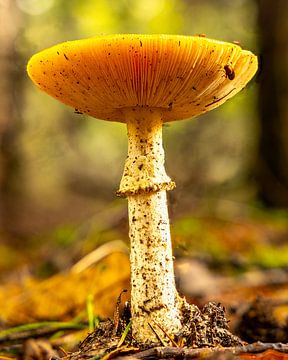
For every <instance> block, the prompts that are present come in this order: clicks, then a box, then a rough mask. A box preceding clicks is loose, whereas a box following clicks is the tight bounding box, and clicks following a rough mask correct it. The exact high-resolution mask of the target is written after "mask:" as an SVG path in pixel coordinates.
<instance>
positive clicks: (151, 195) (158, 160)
mask: <svg viewBox="0 0 288 360" xmlns="http://www.w3.org/2000/svg"><path fill="white" fill-rule="evenodd" d="M125 116H126V120H127V127H128V140H129V146H128V157H127V160H126V164H125V169H124V174H123V177H122V180H121V184H120V190H119V194H120V195H125V196H127V197H128V209H129V226H130V232H129V235H130V240H131V254H130V260H131V311H132V329H133V337H134V338H135V339H136V340H137V341H139V342H145V343H153V342H154V343H155V342H159V339H158V338H157V336H156V335H155V331H156V332H158V333H159V332H160V338H163V337H164V338H165V334H163V331H161V330H160V327H161V328H162V329H163V330H164V331H166V332H167V334H169V335H172V336H173V335H174V334H176V333H177V332H178V331H179V330H180V329H181V311H180V304H179V300H178V299H179V297H178V294H177V291H176V287H175V279H174V269H173V256H172V246H171V238H170V226H169V217H168V210H167V199H166V190H170V189H173V188H174V187H175V183H174V182H172V181H171V179H170V178H169V177H168V176H167V174H166V172H165V168H164V149H163V147H162V116H161V112H160V111H159V110H154V109H152V110H151V109H150V110H147V109H144V108H133V109H129V110H125ZM151 327H152V328H153V330H154V331H153V330H152V329H151ZM161 332H162V333H161ZM168 342H169V341H168Z"/></svg>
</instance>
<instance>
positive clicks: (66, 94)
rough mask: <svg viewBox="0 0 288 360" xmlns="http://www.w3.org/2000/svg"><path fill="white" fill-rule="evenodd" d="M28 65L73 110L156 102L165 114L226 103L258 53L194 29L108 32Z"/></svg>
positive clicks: (116, 114)
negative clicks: (182, 31) (181, 33)
mask: <svg viewBox="0 0 288 360" xmlns="http://www.w3.org/2000/svg"><path fill="white" fill-rule="evenodd" d="M228 68H229V71H230V72H232V73H233V74H232V75H233V76H232V75H231V76H227V75H228V74H226V71H225V69H228ZM27 70H28V74H29V76H30V78H31V79H32V80H33V81H34V83H35V84H36V85H38V86H39V88H40V89H42V90H43V91H45V92H47V93H48V94H49V95H51V96H53V97H55V98H56V99H58V100H60V101H62V102H63V103H65V104H67V105H70V106H72V107H74V108H75V109H77V111H79V112H82V113H86V114H88V115H91V116H94V117H96V118H99V119H104V120H112V121H120V122H124V121H125V118H124V116H123V114H122V112H121V109H123V108H130V107H137V106H138V107H151V108H158V109H159V108H160V109H162V111H163V121H164V122H166V121H172V120H180V119H185V118H189V117H193V116H197V115H199V114H202V113H205V112H207V111H209V110H212V109H214V108H216V107H218V106H219V105H221V104H222V103H224V102H225V101H226V100H228V99H229V98H230V97H232V96H233V95H235V94H236V93H238V92H239V91H240V90H241V89H242V88H243V87H244V86H245V85H246V84H247V82H248V81H249V80H250V79H251V78H252V77H253V76H254V74H255V73H256V71H257V57H256V56H255V55H254V54H252V53H251V52H250V51H246V50H242V49H241V47H240V46H238V45H236V44H233V43H226V42H221V41H217V40H212V39H208V38H204V37H199V36H179V35H133V34H130V35H109V36H97V37H94V38H90V39H85V40H76V41H69V42H65V43H62V44H59V45H56V46H53V47H51V48H49V49H46V50H44V51H41V52H40V53H38V54H36V55H34V56H32V58H31V59H30V61H29V63H28V66H27Z"/></svg>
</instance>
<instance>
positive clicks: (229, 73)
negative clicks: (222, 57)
mask: <svg viewBox="0 0 288 360" xmlns="http://www.w3.org/2000/svg"><path fill="white" fill-rule="evenodd" d="M224 71H225V75H226V77H227V78H228V79H229V80H233V79H235V71H234V69H233V68H232V66H231V65H228V64H227V65H225V66H224Z"/></svg>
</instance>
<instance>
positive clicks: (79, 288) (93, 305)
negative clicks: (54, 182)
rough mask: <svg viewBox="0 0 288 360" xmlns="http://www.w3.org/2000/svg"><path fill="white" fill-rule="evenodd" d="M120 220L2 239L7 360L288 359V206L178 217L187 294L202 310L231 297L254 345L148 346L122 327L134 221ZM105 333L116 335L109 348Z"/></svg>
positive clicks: (0, 344)
mask: <svg viewBox="0 0 288 360" xmlns="http://www.w3.org/2000/svg"><path fill="white" fill-rule="evenodd" d="M116 212H117V211H116ZM114 219H118V221H117V222H116V223H115V224H111V222H109V224H106V226H103V222H102V224H101V221H100V220H99V222H98V223H97V221H96V222H95V221H94V220H95V219H93V226H87V224H84V225H83V224H82V225H81V226H74V225H65V226H64V225H63V226H61V227H59V228H57V229H55V230H53V232H51V233H49V234H45V235H41V236H40V235H38V236H36V237H34V238H31V239H29V240H27V241H26V243H25V246H24V245H22V246H21V248H20V246H19V244H18V246H15V241H12V244H13V246H12V245H9V242H8V241H6V242H3V243H2V244H1V249H0V250H1V254H2V256H1V259H0V279H1V285H0V309H1V313H0V321H1V322H0V359H3V360H4V359H26V360H28V359H43V360H45V359H59V358H63V359H68V358H71V359H72V358H73V356H74V358H75V359H76V358H77V359H85V358H87V359H98V358H99V359H100V358H102V359H104V360H108V359H113V358H121V359H130V360H133V359H153V358H155V359H156V358H166V359H172V358H174V359H176V358H177V359H210V360H211V359H218V360H220V359H248V360H249V359H250V360H251V359H263V360H269V359H272V360H273V359H276V360H279V359H288V345H287V343H288V265H287V264H288V241H287V240H288V225H287V224H288V214H287V212H273V213H271V212H265V211H261V212H257V213H253V214H249V215H247V214H245V215H243V216H238V217H237V220H235V216H234V217H233V221H232V220H231V218H229V217H221V218H219V217H216V216H209V217H208V216H201V217H200V216H198V217H196V216H195V215H194V214H193V215H185V216H182V217H181V218H180V219H178V220H175V222H174V223H173V226H172V237H173V240H174V254H175V256H176V260H175V271H176V282H177V287H178V289H179V291H180V293H181V294H183V295H185V297H186V299H187V300H188V301H189V302H191V303H193V304H196V305H197V306H198V307H199V308H200V309H202V308H203V307H204V306H205V304H207V303H209V302H214V303H215V304H221V306H223V307H224V308H225V310H226V318H227V319H228V321H229V328H230V331H231V332H232V333H233V334H235V335H237V336H239V337H240V338H241V339H242V340H243V341H244V343H245V344H247V345H243V346H238V347H235V348H233V349H232V348H226V349H225V348H217V349H215V348H214V349H212V350H213V351H212V350H211V349H209V348H207V349H202V350H199V349H195V348H187V347H182V346H181V344H174V345H175V346H173V347H167V346H164V345H165V342H163V346H162V347H161V348H153V349H143V348H142V349H141V348H138V347H137V346H135V344H133V342H131V341H130V340H131V329H130V325H129V321H128V322H126V323H125V322H124V323H122V326H118V325H119V321H120V322H121V316H120V318H119V317H118V318H117V316H116V317H115V314H118V310H119V312H120V314H121V313H122V312H123V307H124V308H125V306H124V304H125V302H126V301H127V300H128V299H129V277H130V273H129V257H128V252H129V249H128V245H127V244H128V239H127V235H126V234H127V227H126V225H125V221H123V219H122V217H121V216H120V215H119V216H118V217H117V216H114ZM123 224H124V225H123ZM87 229H88V230H87ZM199 240H201V241H199ZM123 289H128V291H127V292H125V293H122V292H123ZM120 293H122V298H121V301H118V303H117V299H119V294H120ZM115 310H116V311H115ZM108 318H110V319H112V320H105V319H108ZM115 327H116V328H117V329H116V330H117V331H116V330H115ZM109 331H110V333H109ZM100 333H101V334H102V336H104V337H105V338H106V339H107V338H109V340H110V342H109V344H107V343H105V342H103V341H102V345H103V346H102V350H103V349H104V350H103V351H102V352H100V353H99V351H98V350H97V351H98V352H97V351H96V350H95V343H96V340H95V334H98V335H97V336H98V340H99V341H100V342H101V337H99V336H100ZM164 337H165V336H164ZM85 339H86V340H85ZM102 340H103V339H102ZM79 344H80V345H79ZM92 344H94V345H92ZM79 354H80V355H79ZM85 354H86V355H85ZM76 356H78V357H76Z"/></svg>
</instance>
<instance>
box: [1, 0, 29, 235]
mask: <svg viewBox="0 0 288 360" xmlns="http://www.w3.org/2000/svg"><path fill="white" fill-rule="evenodd" d="M0 24H1V26H0V44H1V46H0V74H1V76H0V93H1V96H0V109H1V111H0V231H1V232H3V233H4V234H5V233H6V234H7V233H10V234H11V233H12V232H14V230H15V227H16V226H15V225H16V219H15V216H16V213H15V201H16V200H18V198H19V196H18V195H19V189H20V186H21V179H20V178H19V177H20V171H19V170H20V163H21V162H20V151H19V147H20V146H19V145H20V144H19V140H18V134H19V131H20V126H21V125H20V120H19V119H20V114H19V113H20V110H19V102H20V99H21V77H20V75H19V72H20V71H21V72H23V67H22V65H21V66H19V63H20V59H19V55H18V54H17V53H16V50H15V42H16V38H17V35H18V34H19V30H20V25H21V24H20V14H19V11H18V9H17V7H16V4H15V1H14V0H2V1H1V2H0Z"/></svg>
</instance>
